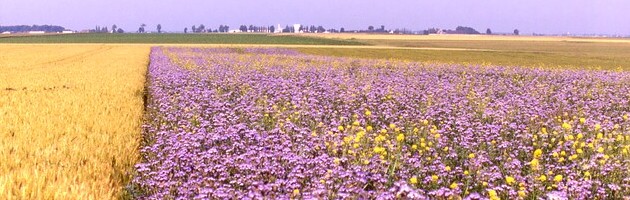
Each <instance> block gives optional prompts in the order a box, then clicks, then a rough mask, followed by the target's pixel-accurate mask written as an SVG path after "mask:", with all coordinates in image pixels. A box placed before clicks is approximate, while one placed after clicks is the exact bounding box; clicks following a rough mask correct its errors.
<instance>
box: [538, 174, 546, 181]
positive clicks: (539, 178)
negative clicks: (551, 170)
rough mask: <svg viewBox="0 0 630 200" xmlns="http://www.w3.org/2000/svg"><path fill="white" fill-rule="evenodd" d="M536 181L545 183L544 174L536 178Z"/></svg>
mask: <svg viewBox="0 0 630 200" xmlns="http://www.w3.org/2000/svg"><path fill="white" fill-rule="evenodd" d="M538 180H539V181H542V182H545V181H547V176H545V175H544V174H543V175H540V177H538Z"/></svg>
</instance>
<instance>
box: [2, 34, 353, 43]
mask: <svg viewBox="0 0 630 200" xmlns="http://www.w3.org/2000/svg"><path fill="white" fill-rule="evenodd" d="M0 43H132V44H299V45H364V44H363V43H361V42H357V41H347V40H339V39H325V38H314V37H299V36H287V35H278V36H274V35H266V34H106V33H103V34H101V33H84V34H65V35H37V36H16V37H3V38H0Z"/></svg>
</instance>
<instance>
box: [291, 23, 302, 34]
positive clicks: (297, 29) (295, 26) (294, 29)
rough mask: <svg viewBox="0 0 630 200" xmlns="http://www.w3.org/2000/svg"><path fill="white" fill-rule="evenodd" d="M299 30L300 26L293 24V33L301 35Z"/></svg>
mask: <svg viewBox="0 0 630 200" xmlns="http://www.w3.org/2000/svg"><path fill="white" fill-rule="evenodd" d="M300 28H302V25H301V24H293V31H295V32H296V33H303V32H302V31H301V30H300Z"/></svg>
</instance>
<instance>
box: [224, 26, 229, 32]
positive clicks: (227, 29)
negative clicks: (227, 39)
mask: <svg viewBox="0 0 630 200" xmlns="http://www.w3.org/2000/svg"><path fill="white" fill-rule="evenodd" d="M223 28H224V29H223V32H226V33H227V32H230V26H228V25H225V26H223Z"/></svg>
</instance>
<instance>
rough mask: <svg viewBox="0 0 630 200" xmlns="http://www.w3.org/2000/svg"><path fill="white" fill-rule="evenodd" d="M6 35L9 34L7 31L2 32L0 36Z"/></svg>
mask: <svg viewBox="0 0 630 200" xmlns="http://www.w3.org/2000/svg"><path fill="white" fill-rule="evenodd" d="M7 34H11V32H9V31H5V32H2V35H7Z"/></svg>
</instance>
